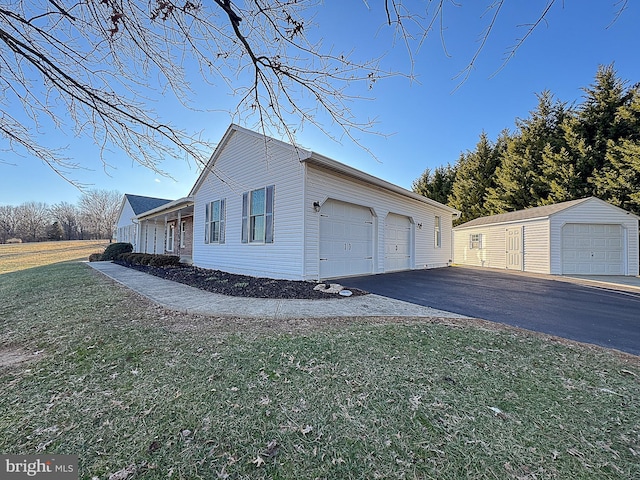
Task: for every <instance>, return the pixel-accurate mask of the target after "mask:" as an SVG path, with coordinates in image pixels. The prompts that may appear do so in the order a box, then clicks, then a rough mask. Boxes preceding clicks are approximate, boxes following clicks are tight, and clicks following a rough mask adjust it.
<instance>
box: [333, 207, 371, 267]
mask: <svg viewBox="0 0 640 480" xmlns="http://www.w3.org/2000/svg"><path fill="white" fill-rule="evenodd" d="M372 272H373V215H372V213H371V210H370V209H369V208H367V207H363V206H361V205H354V204H352V203H345V202H340V201H337V200H327V201H326V202H325V203H324V205H322V209H321V210H320V278H334V277H346V276H349V275H363V274H367V273H372Z"/></svg>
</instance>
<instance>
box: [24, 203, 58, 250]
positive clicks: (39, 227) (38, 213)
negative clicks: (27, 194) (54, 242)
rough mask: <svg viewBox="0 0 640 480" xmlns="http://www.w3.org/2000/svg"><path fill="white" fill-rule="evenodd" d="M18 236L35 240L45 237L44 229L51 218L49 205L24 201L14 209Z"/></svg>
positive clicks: (27, 239) (26, 239)
mask: <svg viewBox="0 0 640 480" xmlns="http://www.w3.org/2000/svg"><path fill="white" fill-rule="evenodd" d="M16 216H17V220H18V225H17V229H16V230H17V231H16V233H17V234H18V236H19V238H22V240H25V241H28V242H36V241H39V240H42V239H44V238H46V229H47V225H49V221H50V219H51V216H50V213H49V206H48V205H47V204H46V203H43V202H26V203H23V204H22V205H19V206H18V207H17V209H16Z"/></svg>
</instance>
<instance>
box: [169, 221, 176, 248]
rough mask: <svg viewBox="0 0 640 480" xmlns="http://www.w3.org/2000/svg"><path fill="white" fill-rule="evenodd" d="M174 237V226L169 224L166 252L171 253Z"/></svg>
mask: <svg viewBox="0 0 640 480" xmlns="http://www.w3.org/2000/svg"><path fill="white" fill-rule="evenodd" d="M175 235H176V225H175V224H174V223H170V224H169V225H167V252H173V241H174V239H175Z"/></svg>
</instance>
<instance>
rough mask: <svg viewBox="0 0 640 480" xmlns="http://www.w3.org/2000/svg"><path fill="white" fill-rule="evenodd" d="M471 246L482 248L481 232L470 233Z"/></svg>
mask: <svg viewBox="0 0 640 480" xmlns="http://www.w3.org/2000/svg"><path fill="white" fill-rule="evenodd" d="M469 248H470V249H472V250H473V249H474V248H477V249H481V248H482V234H480V233H472V234H471V235H469Z"/></svg>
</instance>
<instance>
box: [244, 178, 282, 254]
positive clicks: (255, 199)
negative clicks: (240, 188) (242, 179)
mask: <svg viewBox="0 0 640 480" xmlns="http://www.w3.org/2000/svg"><path fill="white" fill-rule="evenodd" d="M274 190H275V187H274V186H273V185H270V186H268V187H265V188H259V189H258V190H252V191H250V192H245V193H244V194H243V195H242V238H241V241H242V243H273V196H274Z"/></svg>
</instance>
